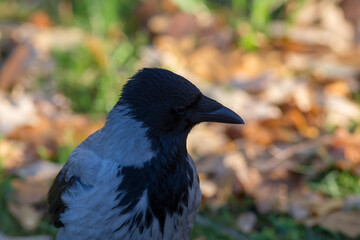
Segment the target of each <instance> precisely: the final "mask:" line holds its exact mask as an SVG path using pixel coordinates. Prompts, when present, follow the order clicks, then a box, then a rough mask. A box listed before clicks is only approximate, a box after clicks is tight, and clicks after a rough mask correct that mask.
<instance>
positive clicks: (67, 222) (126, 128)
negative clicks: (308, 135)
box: [48, 68, 244, 240]
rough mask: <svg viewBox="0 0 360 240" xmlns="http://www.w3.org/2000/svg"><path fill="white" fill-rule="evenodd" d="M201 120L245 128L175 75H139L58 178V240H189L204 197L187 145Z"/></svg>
mask: <svg viewBox="0 0 360 240" xmlns="http://www.w3.org/2000/svg"><path fill="white" fill-rule="evenodd" d="M201 122H222V123H233V124H243V123H244V121H243V120H242V119H241V117H239V116H238V115H237V114H236V113H234V112H233V111H231V110H230V109H228V108H226V107H224V106H223V105H221V104H220V103H218V102H216V101H215V100H212V99H211V98H208V97H206V96H204V95H203V94H202V93H201V92H200V91H199V89H198V88H197V87H195V86H194V85H193V84H192V83H191V82H189V81H188V80H186V79H185V78H183V77H181V76H179V75H177V74H175V73H173V72H170V71H168V70H164V69H159V68H144V69H142V70H140V71H139V72H138V73H136V74H135V75H134V76H133V77H132V78H131V79H130V80H129V81H128V82H127V83H126V84H125V85H124V88H123V91H122V94H121V97H120V99H119V101H118V102H117V103H116V105H115V106H114V108H113V109H112V110H111V111H110V113H109V115H108V117H107V121H106V123H105V125H104V127H103V128H102V129H100V130H98V131H96V132H95V133H93V134H92V135H90V136H89V137H88V138H87V139H86V140H85V141H84V142H82V143H81V144H80V145H79V146H78V147H77V148H76V149H75V150H74V151H73V152H72V154H71V155H70V157H69V159H68V160H67V162H66V164H65V165H64V167H63V168H62V170H61V171H60V172H59V174H58V175H57V177H56V179H55V180H54V183H53V185H52V187H51V189H50V191H49V194H48V203H49V213H50V215H51V219H52V222H53V224H54V225H55V227H57V228H59V231H58V234H57V239H58V240H62V239H64V240H82V239H84V240H89V239H96V240H97V239H98V240H112V239H114V240H115V239H116V240H118V239H135V240H139V239H145V240H147V239H154V240H158V239H169V240H170V239H171V240H177V239H179V240H184V239H189V238H190V234H191V230H192V227H193V224H194V220H195V217H196V214H197V210H198V207H199V204H200V200H201V191H200V188H199V179H198V176H197V173H196V169H195V165H194V162H193V160H192V159H191V157H190V156H189V155H188V153H187V150H186V139H187V136H188V134H189V132H190V130H191V129H192V128H193V127H194V126H195V125H196V124H198V123H201Z"/></svg>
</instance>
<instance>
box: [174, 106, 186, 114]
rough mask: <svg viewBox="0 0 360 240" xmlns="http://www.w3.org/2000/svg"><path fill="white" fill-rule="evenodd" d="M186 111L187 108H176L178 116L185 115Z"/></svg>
mask: <svg viewBox="0 0 360 240" xmlns="http://www.w3.org/2000/svg"><path fill="white" fill-rule="evenodd" d="M185 111H186V107H177V108H175V112H176V113H178V114H183V113H184V112H185Z"/></svg>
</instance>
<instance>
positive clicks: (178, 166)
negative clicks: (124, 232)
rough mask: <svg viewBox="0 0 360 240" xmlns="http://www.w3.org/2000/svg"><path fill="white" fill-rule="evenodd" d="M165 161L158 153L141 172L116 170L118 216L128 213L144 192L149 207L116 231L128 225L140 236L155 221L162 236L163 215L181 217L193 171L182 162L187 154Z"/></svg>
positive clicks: (135, 169)
mask: <svg viewBox="0 0 360 240" xmlns="http://www.w3.org/2000/svg"><path fill="white" fill-rule="evenodd" d="M185 152H186V151H185ZM166 155H167V154H166ZM167 157H169V156H165V155H164V154H161V153H159V154H157V155H156V156H155V157H153V158H152V159H151V160H150V161H149V162H146V163H145V164H144V165H143V166H142V167H141V168H137V167H132V166H127V167H122V166H119V168H118V173H117V175H118V177H121V178H122V181H121V183H120V184H119V186H118V188H117V191H118V192H119V193H118V195H117V198H116V200H118V201H119V202H118V204H117V206H116V207H115V208H120V209H122V211H121V212H120V214H126V213H129V212H131V211H132V210H133V209H134V207H135V206H136V205H137V204H138V202H139V200H140V199H141V197H142V196H143V194H144V192H145V191H146V193H147V198H148V203H149V206H148V208H147V210H146V212H145V215H144V216H143V213H137V215H136V216H134V218H132V220H131V221H128V222H126V223H124V224H123V225H121V226H119V228H118V229H117V230H116V231H118V230H120V229H121V228H122V227H124V225H129V226H130V228H133V227H134V226H136V227H137V228H138V229H139V231H140V233H142V231H143V230H144V228H149V227H150V226H151V224H152V223H153V221H154V218H156V219H157V220H158V221H159V225H160V231H161V232H162V233H164V225H165V219H166V215H169V216H172V215H173V214H179V215H182V214H183V211H184V208H187V207H188V198H189V190H190V189H191V186H192V185H193V181H194V172H193V171H194V170H193V168H192V166H191V165H190V163H189V161H188V160H187V159H186V158H187V153H186V154H183V153H181V154H179V153H178V154H172V159H167ZM174 157H175V158H174ZM134 214H135V212H134Z"/></svg>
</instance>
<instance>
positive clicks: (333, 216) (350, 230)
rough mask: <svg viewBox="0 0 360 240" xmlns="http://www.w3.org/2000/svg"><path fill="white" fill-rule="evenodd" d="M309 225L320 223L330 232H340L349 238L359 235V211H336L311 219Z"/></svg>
mask: <svg viewBox="0 0 360 240" xmlns="http://www.w3.org/2000/svg"><path fill="white" fill-rule="evenodd" d="M308 223H310V225H314V224H316V225H320V226H322V227H323V228H326V229H327V230H329V231H331V232H340V233H342V234H344V235H346V236H348V237H350V238H355V237H358V236H360V212H358V211H341V210H340V211H336V212H333V213H330V214H328V215H325V216H323V217H320V218H317V219H315V220H312V221H311V222H308Z"/></svg>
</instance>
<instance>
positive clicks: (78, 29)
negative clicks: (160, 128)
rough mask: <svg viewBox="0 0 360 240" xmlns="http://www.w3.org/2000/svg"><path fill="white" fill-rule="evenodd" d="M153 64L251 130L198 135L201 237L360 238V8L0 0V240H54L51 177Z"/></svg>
mask: <svg viewBox="0 0 360 240" xmlns="http://www.w3.org/2000/svg"><path fill="white" fill-rule="evenodd" d="M145 66H146V67H162V68H167V69H169V70H172V71H174V72H176V73H178V74H180V75H183V76H184V77H186V78H188V79H189V80H191V81H192V82H193V83H194V84H195V85H197V86H198V87H199V88H200V89H201V90H202V91H203V93H204V94H207V95H208V96H211V97H213V98H215V99H217V100H218V101H220V102H221V103H223V104H224V105H226V106H228V107H230V108H231V109H233V110H234V111H236V112H237V113H238V114H239V115H240V116H242V117H243V118H244V119H245V122H246V125H243V126H232V125H224V124H203V125H200V126H197V127H196V128H195V129H194V130H193V131H192V133H191V134H190V136H189V139H188V149H189V151H190V152H191V154H192V156H193V158H194V159H195V161H196V164H197V168H198V172H199V177H200V180H201V188H202V191H203V201H202V205H201V209H200V213H199V218H198V219H197V222H196V225H195V228H194V231H193V234H192V239H196V240H207V239H265V240H266V239H269V240H275V239H284V240H285V239H286V240H288V239H294V240H295V239H299V240H301V239H310V240H312V239H314V240H315V239H316V240H318V239H360V238H359V236H360V185H359V176H360V165H359V163H360V125H359V122H360V81H359V80H360V1H359V0H251V1H250V0H247V1H246V0H146V1H141V0H121V1H120V0H106V1H97V0H54V1H46V0H26V1H20V0H0V239H1V240H8V239H12V240H15V239H17V240H19V239H22V240H24V239H25V240H26V239H28V240H30V239H31V240H48V239H53V237H54V236H55V234H56V229H55V228H54V227H52V226H51V224H50V223H49V221H50V220H49V216H48V215H47V213H46V212H47V205H46V201H45V199H46V194H47V191H48V189H49V187H50V184H51V182H52V180H53V178H54V177H55V175H56V174H57V172H58V171H59V170H60V168H61V166H62V164H64V163H65V161H66V159H67V157H68V156H69V154H70V153H71V152H72V150H73V149H74V148H75V147H76V146H77V145H78V144H79V143H80V142H81V141H83V140H84V139H85V138H86V137H87V136H88V135H89V134H91V133H92V132H94V131H95V130H97V129H99V128H101V127H102V125H103V124H104V121H105V118H106V113H107V112H108V111H109V110H110V109H111V108H112V107H113V105H114V104H115V103H116V101H117V98H118V96H119V94H120V93H121V88H122V86H123V84H124V83H125V82H126V80H127V79H128V78H129V77H130V76H131V75H133V74H134V73H135V72H136V71H137V69H139V68H141V67H145ZM144 91H146V89H144ZM19 236H21V238H19Z"/></svg>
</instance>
